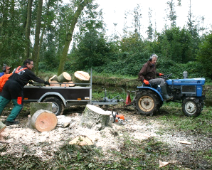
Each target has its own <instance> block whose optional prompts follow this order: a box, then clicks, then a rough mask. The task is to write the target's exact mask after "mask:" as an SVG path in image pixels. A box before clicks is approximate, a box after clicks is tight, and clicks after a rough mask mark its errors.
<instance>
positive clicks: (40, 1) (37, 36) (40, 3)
mask: <svg viewBox="0 0 212 170" xmlns="http://www.w3.org/2000/svg"><path fill="white" fill-rule="evenodd" d="M42 6H43V0H38V10H37V20H36V31H35V44H34V49H33V53H32V59H33V61H34V64H35V70H36V74H38V50H39V40H40V29H41V15H42Z"/></svg>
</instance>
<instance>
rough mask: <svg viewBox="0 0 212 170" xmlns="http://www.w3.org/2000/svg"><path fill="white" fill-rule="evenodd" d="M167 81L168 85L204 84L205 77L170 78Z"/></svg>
mask: <svg viewBox="0 0 212 170" xmlns="http://www.w3.org/2000/svg"><path fill="white" fill-rule="evenodd" d="M166 82H167V84H168V85H204V84H205V78H190V79H169V80H166Z"/></svg>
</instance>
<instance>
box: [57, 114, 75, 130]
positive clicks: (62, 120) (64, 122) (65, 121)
mask: <svg viewBox="0 0 212 170" xmlns="http://www.w3.org/2000/svg"><path fill="white" fill-rule="evenodd" d="M71 121H72V119H71V118H70V117H68V116H65V115H59V116H57V126H61V127H64V128H65V127H67V126H69V125H70V123H71Z"/></svg>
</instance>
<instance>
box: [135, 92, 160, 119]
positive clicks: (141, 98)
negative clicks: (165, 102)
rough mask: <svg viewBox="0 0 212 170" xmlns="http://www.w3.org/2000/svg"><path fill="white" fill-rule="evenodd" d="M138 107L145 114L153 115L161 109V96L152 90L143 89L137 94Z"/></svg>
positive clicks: (139, 111)
mask: <svg viewBox="0 0 212 170" xmlns="http://www.w3.org/2000/svg"><path fill="white" fill-rule="evenodd" d="M135 102H136V109H137V111H138V113H140V114H143V115H152V114H153V113H154V112H156V111H158V109H159V103H160V101H159V98H158V96H157V95H156V94H155V93H154V92H152V91H149V90H148V91H142V92H139V93H138V94H137V95H136V100H135Z"/></svg>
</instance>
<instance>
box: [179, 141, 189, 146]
mask: <svg viewBox="0 0 212 170" xmlns="http://www.w3.org/2000/svg"><path fill="white" fill-rule="evenodd" d="M178 142H179V143H182V144H187V145H191V142H188V141H178Z"/></svg>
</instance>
